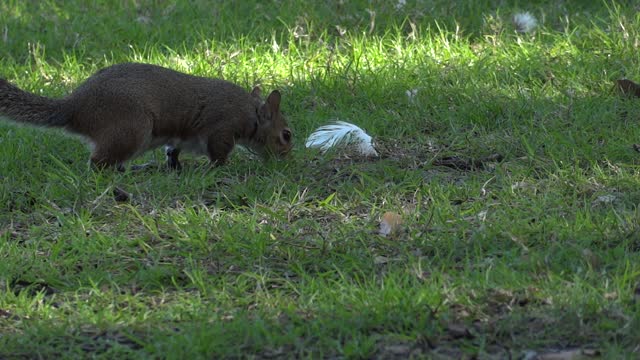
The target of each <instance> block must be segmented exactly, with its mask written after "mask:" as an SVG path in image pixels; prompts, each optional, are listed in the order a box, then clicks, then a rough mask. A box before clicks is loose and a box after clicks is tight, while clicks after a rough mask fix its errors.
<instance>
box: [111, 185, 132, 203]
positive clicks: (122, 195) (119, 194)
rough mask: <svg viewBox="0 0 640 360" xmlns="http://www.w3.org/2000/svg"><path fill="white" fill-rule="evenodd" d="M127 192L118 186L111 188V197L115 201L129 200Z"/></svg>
mask: <svg viewBox="0 0 640 360" xmlns="http://www.w3.org/2000/svg"><path fill="white" fill-rule="evenodd" d="M129 197H130V195H129V193H128V192H126V191H124V190H122V189H120V188H119V187H114V188H113V199H114V200H115V201H116V202H127V201H129Z"/></svg>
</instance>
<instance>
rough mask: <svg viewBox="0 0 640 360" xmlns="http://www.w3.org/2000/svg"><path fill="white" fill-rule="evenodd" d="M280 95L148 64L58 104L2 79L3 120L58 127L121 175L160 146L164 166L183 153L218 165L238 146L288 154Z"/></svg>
mask: <svg viewBox="0 0 640 360" xmlns="http://www.w3.org/2000/svg"><path fill="white" fill-rule="evenodd" d="M280 100H281V96H280V92H278V91H277V90H274V91H273V92H271V94H269V96H268V97H267V99H266V101H262V100H261V98H260V88H258V87H255V88H254V89H253V91H252V92H251V93H249V92H247V91H246V90H244V89H243V88H241V87H240V86H238V85H235V84H233V83H231V82H228V81H225V80H220V79H209V78H203V77H196V76H191V75H187V74H183V73H180V72H177V71H174V70H170V69H167V68H163V67H160V66H155V65H149V64H137V63H125V64H119V65H113V66H110V67H107V68H104V69H102V70H100V71H98V72H97V73H95V74H94V75H92V76H91V77H89V78H88V79H87V80H86V81H85V82H84V83H83V84H81V85H80V86H79V87H78V88H77V89H76V90H74V91H73V92H72V93H71V94H69V95H68V96H66V97H64V98H61V99H51V98H47V97H42V96H38V95H35V94H31V93H29V92H26V91H23V90H21V89H19V88H18V87H16V86H14V85H12V84H10V83H9V82H7V81H6V80H4V79H1V78H0V116H2V115H4V116H6V117H8V118H9V119H11V120H13V121H16V122H19V123H28V124H31V125H35V126H46V127H61V128H63V129H65V130H66V131H69V132H70V133H74V134H78V135H81V136H82V137H83V138H85V139H86V140H88V142H89V145H90V147H91V150H92V154H91V163H92V164H93V165H95V166H97V167H116V168H118V169H120V170H122V169H124V167H123V164H124V163H125V162H126V161H127V160H129V159H131V158H133V157H135V156H137V155H140V154H141V153H143V152H145V151H147V150H150V149H153V148H156V147H159V146H162V145H165V151H166V155H167V163H168V165H169V167H171V168H175V169H179V168H181V165H180V162H179V161H178V155H179V154H180V151H181V150H186V151H191V152H195V153H198V154H204V155H207V156H208V157H209V159H210V160H211V162H212V163H213V164H214V165H222V164H224V163H225V161H226V160H227V156H228V155H229V153H230V152H231V150H233V147H234V145H235V144H241V145H243V146H247V147H248V148H249V149H250V150H253V151H254V152H256V153H258V154H259V155H262V156H263V157H267V156H269V155H276V156H279V157H281V156H284V155H286V154H287V153H289V151H290V150H291V147H292V143H291V136H292V134H291V130H290V129H289V127H288V125H287V121H286V119H285V118H284V116H283V115H282V113H281V112H280Z"/></svg>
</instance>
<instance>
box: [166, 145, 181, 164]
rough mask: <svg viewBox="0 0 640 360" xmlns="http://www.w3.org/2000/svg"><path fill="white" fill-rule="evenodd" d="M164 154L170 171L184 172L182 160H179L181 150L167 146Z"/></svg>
mask: <svg viewBox="0 0 640 360" xmlns="http://www.w3.org/2000/svg"><path fill="white" fill-rule="evenodd" d="M164 153H165V155H167V166H168V167H169V168H170V169H174V170H182V164H180V160H178V157H179V156H180V149H178V148H175V147H173V146H170V145H167V146H165V147H164Z"/></svg>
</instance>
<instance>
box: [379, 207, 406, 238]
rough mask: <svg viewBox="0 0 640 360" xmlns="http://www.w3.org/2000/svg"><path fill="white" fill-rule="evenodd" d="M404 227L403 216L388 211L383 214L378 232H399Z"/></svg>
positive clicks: (386, 234)
mask: <svg viewBox="0 0 640 360" xmlns="http://www.w3.org/2000/svg"><path fill="white" fill-rule="evenodd" d="M401 227H402V216H401V215H400V214H398V213H394V212H391V211H387V212H386V213H384V215H382V220H381V221H380V230H379V231H378V233H379V234H380V235H382V236H389V235H393V234H397V233H398V232H399V231H400V228H401Z"/></svg>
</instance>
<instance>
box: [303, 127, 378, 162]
mask: <svg viewBox="0 0 640 360" xmlns="http://www.w3.org/2000/svg"><path fill="white" fill-rule="evenodd" d="M337 145H354V146H355V148H356V149H357V150H358V151H359V152H360V154H362V155H365V156H378V152H377V151H376V149H375V148H374V147H373V141H372V139H371V136H369V135H368V134H367V133H366V132H364V130H362V129H361V128H359V127H358V126H356V125H354V124H351V123H348V122H345V121H335V122H334V123H332V124H329V125H324V126H321V127H319V128H318V129H317V130H316V131H314V132H313V133H312V134H311V135H309V137H308V138H307V142H306V146H307V147H308V148H319V149H320V151H322V152H323V153H324V152H326V151H327V150H329V149H330V148H332V147H334V146H337Z"/></svg>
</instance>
